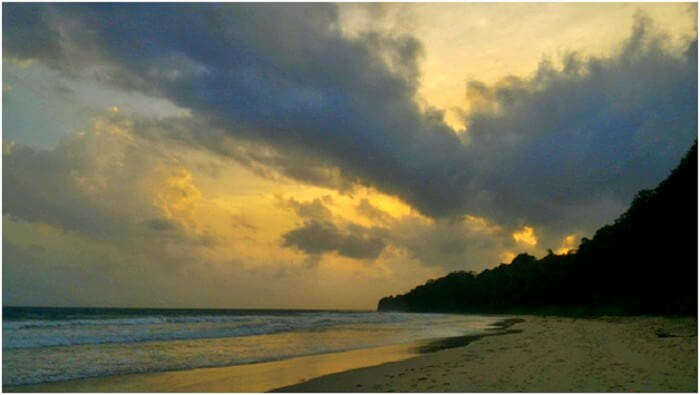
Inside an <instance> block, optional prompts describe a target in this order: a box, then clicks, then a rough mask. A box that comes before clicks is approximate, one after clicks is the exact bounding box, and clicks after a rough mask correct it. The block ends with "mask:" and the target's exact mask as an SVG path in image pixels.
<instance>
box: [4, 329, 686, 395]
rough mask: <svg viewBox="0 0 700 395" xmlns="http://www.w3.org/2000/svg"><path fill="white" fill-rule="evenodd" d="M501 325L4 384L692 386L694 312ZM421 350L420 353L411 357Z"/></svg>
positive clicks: (184, 388) (68, 387) (147, 387)
mask: <svg viewBox="0 0 700 395" xmlns="http://www.w3.org/2000/svg"><path fill="white" fill-rule="evenodd" d="M509 324H510V325H504V326H503V327H501V328H497V329H496V330H494V331H492V332H491V333H490V335H489V336H484V337H479V338H475V337H473V336H465V337H463V338H452V339H445V340H442V341H437V342H429V343H422V344H420V345H418V344H413V345H408V344H405V345H397V346H391V347H382V348H375V349H365V350H355V351H349V352H344V353H334V354H325V355H314V356H308V357H301V358H293V359H289V360H284V361H273V362H267V363H258V364H251V365H241V366H231V367H223V368H209V369H195V370H187V371H175V372H163V373H150V374H134V375H126V376H115V377H107V378H99V379H84V380H74V381H68V382H62V383H53V384H43V385H35V386H20V387H8V388H4V390H5V391H11V392H261V391H270V390H274V389H275V388H277V390H276V391H283V392H520V391H525V392H552V391H553V392H604V391H612V392H628V391H634V392H696V391H697V388H698V387H697V362H698V359H697V319H695V318H658V317H608V318H598V319H574V318H559V317H548V318H547V317H534V316H523V317H519V319H516V320H513V321H511V322H509ZM465 344H466V345H465ZM445 347H449V348H445ZM417 348H418V349H417ZM421 348H422V351H423V352H426V353H423V354H416V353H417V352H418V351H420V350H419V349H421ZM435 350H438V351H435ZM371 365H374V366H371ZM358 366H365V367H361V368H357V367H358ZM280 387H281V388H280Z"/></svg>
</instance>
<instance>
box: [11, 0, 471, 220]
mask: <svg viewBox="0 0 700 395" xmlns="http://www.w3.org/2000/svg"><path fill="white" fill-rule="evenodd" d="M6 9H8V7H7V6H6ZM8 11H10V12H8V14H9V15H11V16H9V17H6V18H5V21H4V22H5V24H7V25H11V27H10V28H9V29H8V31H9V32H10V33H9V34H6V37H7V38H6V40H9V42H10V43H9V44H8V46H7V48H8V49H9V50H8V53H9V54H11V56H15V57H25V58H27V57H32V58H39V59H40V60H42V61H45V62H47V63H49V64H51V65H55V67H60V68H62V69H64V70H66V72H69V71H70V72H75V71H76V70H81V72H85V73H86V74H88V75H91V74H90V73H89V72H91V71H92V70H93V69H94V68H95V67H96V66H97V65H106V66H104V67H102V69H101V70H100V75H99V77H100V80H101V81H103V82H104V81H106V82H111V83H113V84H115V85H119V86H121V87H122V88H124V89H138V90H141V91H143V92H146V93H149V94H154V95H159V96H163V97H166V98H168V99H170V100H171V101H173V102H174V103H175V104H177V105H179V106H181V107H186V108H190V109H193V110H194V111H195V112H196V113H197V114H199V115H200V116H202V117H204V118H206V119H208V120H210V121H211V122H212V123H213V124H214V125H217V126H219V127H222V128H224V129H226V130H229V131H231V132H233V133H235V134H236V135H238V136H243V137H245V138H248V139H253V140H258V141H262V142H265V143H269V144H272V145H273V146H275V147H278V148H280V147H284V150H285V151H286V150H291V151H293V152H302V151H303V152H304V155H303V156H305V157H310V158H313V160H315V161H320V162H322V163H324V164H325V167H331V168H337V169H341V170H340V171H341V172H342V175H343V176H344V177H346V178H349V179H351V180H353V181H357V182H361V183H364V184H368V185H373V186H376V187H378V188H379V189H381V190H384V191H386V192H389V193H392V194H398V195H400V196H403V197H404V198H406V199H407V200H409V201H410V202H411V203H412V204H414V205H415V206H417V207H418V208H419V209H420V210H422V211H424V212H427V213H429V214H431V215H445V214H448V213H450V212H452V211H454V209H455V204H456V203H457V201H455V200H454V199H453V198H449V200H447V201H445V197H446V196H447V197H449V196H457V195H455V191H459V190H461V189H463V186H464V185H465V180H466V178H465V177H466V173H467V172H468V169H469V168H468V166H465V165H466V159H465V158H464V156H463V155H462V149H461V146H460V144H459V140H458V138H457V136H456V135H455V134H454V133H453V132H452V131H451V129H450V128H449V127H447V126H446V125H445V124H444V122H442V119H441V114H440V113H437V112H434V111H430V112H427V113H424V112H422V111H420V109H419V105H418V104H417V103H416V102H415V101H414V100H413V97H414V95H415V93H416V87H417V70H418V69H417V61H418V58H419V56H420V53H421V49H420V44H419V43H418V41H417V40H415V39H414V38H412V37H408V36H398V37H393V36H387V35H380V34H377V33H367V34H364V35H361V36H360V38H358V39H347V38H345V37H343V36H342V35H341V33H340V31H339V30H338V29H337V24H338V18H337V12H336V8H335V6H334V5H330V4H326V5H285V6H279V5H264V6H263V5H233V6H231V5H215V6H213V5H207V6H201V5H195V6H170V5H156V4H152V5H146V6H143V5H130V6H126V7H112V6H110V5H106V4H102V5H97V6H74V5H70V6H60V5H51V6H46V7H42V6H20V5H18V6H17V7H13V8H11V9H8ZM47 15H50V16H51V17H50V18H49V17H48V16H47ZM29 22H31V23H29ZM69 22H70V23H69ZM35 24H41V25H42V29H44V30H48V31H59V30H60V33H61V34H54V35H39V36H37V37H29V36H28V35H26V34H23V31H24V29H28V28H29V27H28V26H32V25H35ZM185 26H186V27H187V28H186V29H185V28H184V27H185ZM85 32H89V34H85ZM27 37H29V38H32V39H34V40H35V41H37V42H35V43H33V44H32V45H33V48H35V50H33V51H31V52H28V51H23V50H21V48H20V47H21V44H20V43H19V42H20V41H22V40H23V39H26V38H27ZM44 47H45V50H42V48H44ZM57 48H58V49H57ZM94 48H99V51H94V50H93V49H94ZM68 49H70V50H71V51H74V50H76V51H78V52H80V53H79V54H73V53H71V52H69V51H68ZM95 53H97V55H95ZM69 56H70V59H69ZM96 56H98V57H99V60H97V58H96ZM68 65H70V66H71V67H68ZM284 168H285V169H286V170H288V172H287V174H288V175H291V176H293V177H297V178H306V177H312V176H313V174H312V175H309V174H308V173H307V172H301V171H299V170H301V169H303V167H293V166H285V167H284ZM294 170H296V172H295V171H294ZM312 181H313V180H312ZM458 195H459V196H460V198H459V199H460V200H461V196H462V195H463V193H458ZM438 202H439V203H438Z"/></svg>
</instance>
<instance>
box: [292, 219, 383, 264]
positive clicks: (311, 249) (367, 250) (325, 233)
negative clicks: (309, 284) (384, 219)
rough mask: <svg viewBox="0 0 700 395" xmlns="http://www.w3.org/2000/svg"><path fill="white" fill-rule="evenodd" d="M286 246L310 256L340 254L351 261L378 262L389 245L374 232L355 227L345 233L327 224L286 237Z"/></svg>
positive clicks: (309, 225)
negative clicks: (366, 260) (353, 259)
mask: <svg viewBox="0 0 700 395" xmlns="http://www.w3.org/2000/svg"><path fill="white" fill-rule="evenodd" d="M282 239H283V242H282V245H283V246H285V247H294V248H296V249H298V250H300V251H303V252H305V253H307V254H309V255H312V256H314V255H321V254H324V253H330V252H336V253H338V255H342V256H345V257H348V258H355V259H368V260H374V259H376V258H377V257H379V254H381V253H382V250H384V247H385V246H386V243H385V241H384V240H382V239H381V238H379V237H377V236H375V235H373V234H372V231H371V229H368V228H365V227H362V226H359V225H351V226H348V227H347V228H346V229H344V230H341V229H340V228H338V227H337V226H336V225H335V224H333V223H331V222H326V221H315V220H312V221H308V222H306V223H305V224H304V225H303V226H301V227H299V228H297V229H293V230H291V231H289V232H287V233H285V234H284V235H283V236H282Z"/></svg>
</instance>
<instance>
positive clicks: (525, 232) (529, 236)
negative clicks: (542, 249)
mask: <svg viewBox="0 0 700 395" xmlns="http://www.w3.org/2000/svg"><path fill="white" fill-rule="evenodd" d="M513 239H514V240H515V241H516V242H518V243H520V244H525V245H528V246H531V247H534V246H536V245H537V236H536V235H535V230H534V229H533V228H532V227H530V226H523V228H522V229H520V230H519V231H517V232H513Z"/></svg>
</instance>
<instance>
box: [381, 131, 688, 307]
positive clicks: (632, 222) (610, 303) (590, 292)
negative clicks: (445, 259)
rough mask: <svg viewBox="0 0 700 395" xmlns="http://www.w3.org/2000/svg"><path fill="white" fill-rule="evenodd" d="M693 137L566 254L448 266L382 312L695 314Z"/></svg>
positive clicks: (385, 301) (383, 303)
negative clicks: (478, 267)
mask: <svg viewBox="0 0 700 395" xmlns="http://www.w3.org/2000/svg"><path fill="white" fill-rule="evenodd" d="M697 163H698V162H697V142H696V143H695V144H694V145H693V147H692V148H691V149H690V151H689V152H688V153H687V154H686V155H685V157H684V158H683V159H682V160H681V163H680V164H679V165H678V167H676V169H674V170H673V172H672V173H671V174H670V176H669V177H668V178H666V179H665V180H664V181H662V182H661V183H660V184H659V185H658V186H657V187H656V188H655V189H653V190H642V191H640V192H639V193H637V195H636V196H635V198H634V200H633V202H632V204H631V206H630V208H629V209H628V210H627V211H626V212H625V213H624V214H622V215H621V216H620V217H619V218H618V219H617V220H615V222H614V223H613V224H611V225H606V226H604V227H602V228H600V229H598V231H597V232H596V233H595V236H594V237H593V239H591V240H589V239H587V238H583V239H582V240H581V244H580V245H579V247H578V249H577V250H575V251H571V252H570V253H568V254H565V255H556V254H554V253H552V252H551V250H550V252H549V254H548V255H547V256H545V257H543V258H540V259H536V258H535V257H534V256H531V255H528V254H520V255H518V256H517V257H515V259H513V261H512V262H511V263H510V264H501V265H500V266H498V267H495V268H493V269H487V270H484V271H483V272H481V273H479V274H476V273H474V272H464V271H459V272H453V273H450V274H448V275H447V276H445V277H442V278H439V279H436V280H432V279H431V280H428V281H427V282H426V283H425V284H424V285H421V286H418V287H416V288H414V289H413V290H411V291H410V292H408V293H406V294H404V295H397V296H390V297H385V298H382V299H381V300H380V301H379V305H378V310H380V311H412V312H468V313H546V314H558V315H598V314H666V315H693V316H695V315H697V285H698V284H697V266H698V260H697V257H698V255H697V254H698V244H697V242H698V233H697V232H698V222H697V219H698V211H697V207H698V195H697V191H698V184H697V182H698V169H697Z"/></svg>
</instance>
